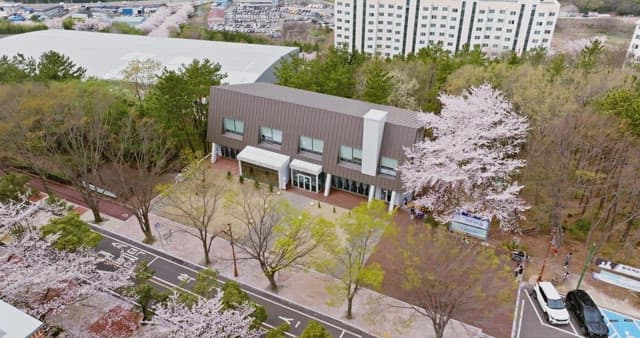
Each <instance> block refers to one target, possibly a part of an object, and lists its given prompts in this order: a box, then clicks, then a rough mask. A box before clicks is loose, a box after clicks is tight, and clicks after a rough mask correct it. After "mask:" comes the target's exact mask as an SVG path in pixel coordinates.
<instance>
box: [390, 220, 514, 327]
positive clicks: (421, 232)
mask: <svg viewBox="0 0 640 338" xmlns="http://www.w3.org/2000/svg"><path fill="white" fill-rule="evenodd" d="M406 243H407V247H406V248H405V249H404V250H403V258H404V259H403V269H402V270H403V272H404V274H403V276H404V280H403V283H402V287H403V288H404V289H405V290H406V291H407V292H408V293H409V295H410V297H411V303H412V304H413V305H411V308H412V309H413V310H414V311H416V313H418V314H420V315H422V316H424V317H426V318H428V319H430V320H431V322H432V324H433V329H434V331H435V335H436V337H437V338H442V337H443V336H444V330H445V328H446V327H447V324H448V323H449V321H450V320H451V319H452V318H454V317H455V316H458V315H460V314H462V313H465V312H469V311H482V309H483V307H482V306H483V305H481V304H485V303H484V302H483V300H484V299H487V298H488V297H489V293H491V292H496V293H497V295H491V297H492V298H493V299H496V300H501V299H503V300H504V301H508V295H509V294H510V293H512V292H514V289H515V282H512V283H511V286H512V287H507V288H504V287H496V285H500V283H503V282H504V281H512V280H513V279H512V278H510V276H509V274H510V270H508V269H506V270H505V269H503V268H502V267H501V265H500V259H499V258H498V256H497V255H496V253H495V251H494V249H493V248H490V247H485V246H483V245H481V243H480V242H476V241H468V240H464V239H463V238H462V235H459V234H455V233H449V232H448V231H446V230H445V229H440V228H431V229H425V228H424V227H422V228H418V227H416V226H411V227H410V228H409V231H408V233H407V241H406Z"/></svg>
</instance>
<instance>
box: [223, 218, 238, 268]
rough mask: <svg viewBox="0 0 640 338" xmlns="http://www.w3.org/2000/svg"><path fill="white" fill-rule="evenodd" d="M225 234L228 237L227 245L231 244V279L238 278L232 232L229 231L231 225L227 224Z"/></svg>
mask: <svg viewBox="0 0 640 338" xmlns="http://www.w3.org/2000/svg"><path fill="white" fill-rule="evenodd" d="M226 232H227V234H228V235H229V243H230V244H231V256H232V257H233V277H238V263H237V260H236V248H235V245H234V242H233V231H231V223H227V231H226Z"/></svg>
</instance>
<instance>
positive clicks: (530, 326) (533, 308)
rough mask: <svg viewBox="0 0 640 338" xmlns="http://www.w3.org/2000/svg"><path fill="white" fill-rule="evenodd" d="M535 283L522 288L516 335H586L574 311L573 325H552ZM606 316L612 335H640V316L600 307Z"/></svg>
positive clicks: (626, 337) (525, 337) (618, 337)
mask: <svg viewBox="0 0 640 338" xmlns="http://www.w3.org/2000/svg"><path fill="white" fill-rule="evenodd" d="M531 290H532V286H530V285H527V286H521V287H520V289H519V291H518V297H517V302H518V303H517V306H516V313H515V318H514V323H513V325H514V327H513V329H514V331H513V335H512V336H513V337H515V338H540V337H544V338H565V337H582V335H581V333H580V325H579V324H578V322H577V321H576V319H575V318H574V317H573V315H570V321H569V325H550V324H549V323H547V322H546V321H545V319H544V316H543V313H542V310H541V309H540V306H539V305H538V302H537V301H536V300H535V298H534V297H533V296H532V295H531ZM600 310H601V311H602V314H603V315H604V316H605V321H606V323H607V326H608V327H609V337H611V338H640V319H638V318H635V319H634V318H632V317H630V316H628V315H624V314H620V313H617V312H615V311H613V310H609V309H603V308H601V309H600Z"/></svg>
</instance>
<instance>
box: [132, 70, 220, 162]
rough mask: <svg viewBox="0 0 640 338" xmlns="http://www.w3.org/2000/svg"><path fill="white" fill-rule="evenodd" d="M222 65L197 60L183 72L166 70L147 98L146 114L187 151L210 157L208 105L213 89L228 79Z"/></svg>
mask: <svg viewBox="0 0 640 338" xmlns="http://www.w3.org/2000/svg"><path fill="white" fill-rule="evenodd" d="M220 68H221V66H220V64H218V63H213V62H211V60H209V59H205V60H204V61H200V60H194V61H193V62H191V63H190V64H188V65H182V66H181V67H180V69H179V70H177V71H175V70H170V69H168V68H165V69H164V70H163V71H162V73H161V74H160V75H159V76H158V80H157V82H156V84H155V85H154V86H152V87H151V90H150V91H149V95H146V96H145V109H144V110H145V113H146V114H148V115H150V116H152V117H154V118H156V119H158V121H159V122H160V123H161V124H162V125H163V126H164V128H165V129H166V130H167V131H169V132H170V133H171V136H172V138H173V139H174V141H175V142H176V143H177V144H178V145H179V146H180V147H181V149H183V150H188V151H190V152H191V153H196V152H197V151H200V152H202V153H205V154H207V153H209V151H210V147H211V144H210V143H209V142H208V141H207V125H208V110H207V107H208V102H207V99H208V97H209V90H210V88H211V86H217V85H219V84H220V83H221V81H222V80H223V79H224V78H225V77H227V75H226V74H224V73H220Z"/></svg>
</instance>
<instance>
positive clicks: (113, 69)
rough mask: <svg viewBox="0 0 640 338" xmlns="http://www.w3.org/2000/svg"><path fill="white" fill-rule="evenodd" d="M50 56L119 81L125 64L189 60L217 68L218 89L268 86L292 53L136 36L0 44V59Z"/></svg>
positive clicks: (29, 38) (43, 36)
mask: <svg viewBox="0 0 640 338" xmlns="http://www.w3.org/2000/svg"><path fill="white" fill-rule="evenodd" d="M49 50H55V51H57V52H59V53H62V54H64V55H66V56H68V57H69V58H70V59H71V60H72V61H73V62H74V63H76V64H77V65H80V66H83V67H85V68H86V69H87V73H86V75H87V76H95V77H97V78H101V79H121V78H122V74H121V72H122V70H123V69H124V68H125V67H126V66H127V64H128V63H129V61H131V60H135V59H139V60H144V59H154V60H157V61H159V62H160V63H162V65H163V66H165V67H167V68H169V69H177V68H179V67H180V66H181V65H182V64H188V63H191V62H192V61H193V60H194V59H200V60H203V59H205V58H207V59H209V60H211V61H213V62H217V63H219V64H220V65H221V67H222V70H221V71H222V72H223V73H227V75H228V76H227V78H225V79H224V80H223V83H229V84H239V83H253V82H257V81H270V80H272V79H269V77H272V74H270V73H272V71H273V69H272V67H273V66H274V65H275V64H277V63H278V61H279V60H280V59H282V58H284V57H287V56H288V55H289V54H291V53H296V52H297V51H298V49H297V48H294V47H284V46H271V45H257V44H243V43H231V42H218V41H205V40H190V39H177V38H158V37H148V36H139V35H125V34H112V33H94V32H81V31H72V30H43V31H37V32H30V33H24V34H16V35H13V36H9V37H6V38H2V39H0V54H2V55H9V56H13V55H15V54H17V53H21V54H23V55H25V56H27V57H34V58H36V59H37V58H39V57H40V55H41V54H42V53H44V52H47V51H49Z"/></svg>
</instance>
